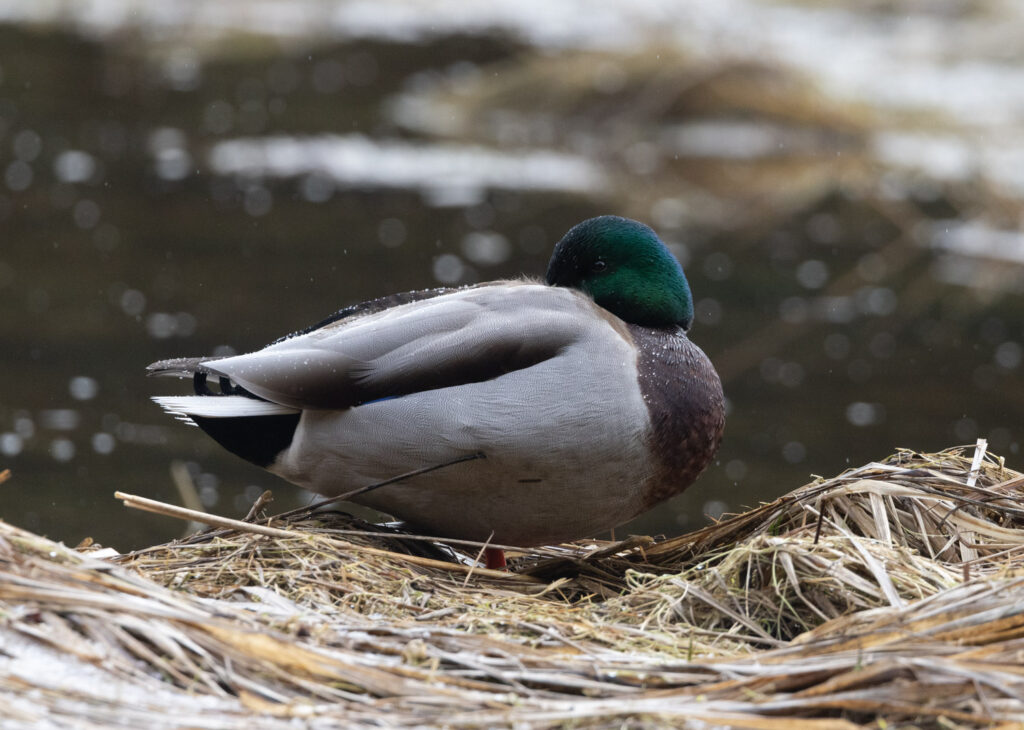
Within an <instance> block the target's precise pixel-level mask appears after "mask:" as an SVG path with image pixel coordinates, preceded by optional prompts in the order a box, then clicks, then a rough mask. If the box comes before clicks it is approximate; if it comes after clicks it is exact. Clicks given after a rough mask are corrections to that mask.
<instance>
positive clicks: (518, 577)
mask: <svg viewBox="0 0 1024 730" xmlns="http://www.w3.org/2000/svg"><path fill="white" fill-rule="evenodd" d="M982 454H983V449H978V450H975V451H974V453H973V454H972V453H971V452H970V451H965V450H962V449H954V450H949V451H945V452H942V453H940V454H917V453H913V452H910V451H900V452H899V453H897V454H895V455H894V456H891V457H890V458H888V459H886V460H885V461H882V462H879V463H871V464H868V465H866V466H862V467H859V468H856V469H852V470H850V471H847V472H845V473H844V474H842V475H840V476H837V477H835V478H832V479H818V480H816V481H814V482H812V483H810V484H807V485H806V486H803V487H801V488H799V489H797V490H795V491H793V492H791V493H790V494H787V495H786V496H784V497H782V498H780V499H778V500H776V501H774V502H772V503H771V504H766V505H762V506H761V507H758V508H757V509H754V510H751V511H750V512H747V513H745V514H741V515H737V516H735V517H732V518H730V519H726V520H723V521H721V522H718V523H716V524H714V525H712V526H709V527H707V528H705V529H702V530H699V531H697V532H695V533H692V534H689V535H685V536H683V537H678V538H674V539H670V540H665V541H662V542H655V541H653V540H651V539H650V538H633V539H630V540H626V541H623V542H618V543H602V542H594V541H590V542H585V543H579V544H574V545H567V546H561V547H558V548H546V549H543V550H538V551H528V552H523V553H521V554H519V555H518V556H517V557H515V559H514V560H513V562H512V565H511V568H512V569H511V570H510V571H509V572H507V573H504V572H497V571H489V570H486V569H482V568H478V567H475V564H474V563H473V557H474V556H475V555H476V553H477V551H478V549H479V547H478V546H465V545H464V546H461V547H457V548H456V549H454V550H453V549H450V548H448V547H443V546H438V545H436V544H434V543H432V542H429V541H425V540H422V539H416V538H414V537H409V536H403V535H401V534H397V533H395V532H393V531H390V530H387V529H384V528H380V527H375V526H371V525H367V524H365V523H360V522H358V521H357V520H355V519H353V518H351V517H349V516H347V515H344V514H342V513H340V512H330V511H328V512H323V511H321V512H318V513H309V512H306V513H298V514H291V515H285V516H279V517H276V518H269V519H268V518H262V517H261V518H253V519H251V520H250V521H248V522H239V523H232V522H230V521H227V522H224V524H223V526H220V527H214V528H210V529H207V530H206V531H204V532H201V533H199V534H196V535H194V536H192V537H190V538H188V539H185V540H182V541H176V542H172V543H169V544H166V545H158V546H155V547H152V548H148V549H145V550H141V551H139V552H136V553H131V554H127V555H116V554H115V555H109V553H110V552H112V551H103V552H98V551H90V549H77V550H73V549H69V548H66V547H64V546H62V545H60V544H58V543H54V542H51V541H49V540H46V539H44V538H42V537H39V536H36V535H33V534H31V533H28V532H25V531H23V530H19V529H17V528H15V527H12V526H9V525H6V524H4V523H0V707H4V708H5V711H4V712H3V713H0V727H4V728H7V727H25V726H29V725H31V726H39V727H46V726H53V727H72V726H73V727H95V726H102V727H132V728H137V727H147V728H163V727H180V726H188V727H194V728H234V727H238V726H241V724H242V723H244V724H245V726H246V727H252V728H283V727H297V726H298V727H313V728H319V727H337V726H339V725H343V726H352V725H361V724H366V725H375V726H388V727H390V726H409V725H413V726H423V725H427V726H432V725H444V726H450V727H464V726H465V727H489V726H503V725H515V726H526V727H537V726H541V727H547V726H572V727H613V726H614V727H622V726H627V727H636V726H643V727H651V726H671V727H680V726H694V727H704V726H716V727H750V728H769V729H770V728H780V729H781V728H787V729H788V728H797V729H800V728H842V727H851V726H854V725H855V724H856V723H864V722H873V723H876V724H877V725H879V726H881V725H885V726H888V727H894V726H896V727H898V726H942V727H977V726H991V725H993V724H998V723H1013V722H1021V721H1024V669H1022V662H1021V658H1022V656H1024V574H1022V568H1024V559H1022V555H1024V500H1022V494H1024V490H1022V488H1024V477H1022V476H1021V474H1019V473H1017V472H1015V471H1011V470H1009V469H1007V468H1005V467H1004V465H1003V463H1002V460H1000V459H996V458H993V457H991V456H986V457H984V458H982ZM972 456H973V457H974V458H973V459H972ZM150 508H155V507H153V506H152V505H150ZM211 519H212V518H211Z"/></svg>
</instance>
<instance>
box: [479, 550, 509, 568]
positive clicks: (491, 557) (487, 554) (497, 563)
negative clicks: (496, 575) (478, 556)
mask: <svg viewBox="0 0 1024 730" xmlns="http://www.w3.org/2000/svg"><path fill="white" fill-rule="evenodd" d="M484 560H485V561H486V564H487V567H488V568H490V569H491V570H504V569H505V566H506V563H505V551H504V550H502V549H501V548H492V547H489V548H484Z"/></svg>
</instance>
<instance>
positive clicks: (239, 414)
mask: <svg viewBox="0 0 1024 730" xmlns="http://www.w3.org/2000/svg"><path fill="white" fill-rule="evenodd" d="M153 400H154V401H155V402H156V403H157V404H158V405H159V406H160V407H161V408H163V409H164V410H165V411H167V412H168V413H170V414H171V415H172V416H174V417H175V418H177V419H178V420H179V421H184V422H185V423H192V424H193V425H195V424H194V423H193V421H192V416H199V417H200V418H243V417H248V416H283V415H287V414H289V413H299V409H298V408H290V407H289V406H282V405H280V404H279V403H270V402H269V401H265V400H256V399H255V398H248V397H246V396H244V395H223V396H208V395H161V396H156V397H154V398H153Z"/></svg>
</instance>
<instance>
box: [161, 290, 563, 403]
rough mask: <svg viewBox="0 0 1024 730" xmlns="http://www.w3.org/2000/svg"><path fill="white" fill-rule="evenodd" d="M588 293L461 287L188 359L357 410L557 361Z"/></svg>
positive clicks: (247, 384) (293, 397)
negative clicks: (233, 352) (249, 348)
mask: <svg viewBox="0 0 1024 730" xmlns="http://www.w3.org/2000/svg"><path fill="white" fill-rule="evenodd" d="M581 297H582V295H580V294H579V293H576V292H572V291H570V290H567V289H562V288H557V289H556V288H552V287H547V286H543V285H538V284H522V283H511V282H510V283H508V284H503V285H499V286H487V287H480V288H471V289H465V290H459V291H456V292H454V293H449V294H443V295H439V296H435V297H432V298H429V299H426V300H421V301H417V302H415V303H412V304H408V305H404V306H398V307H392V308H389V309H386V310H384V311H379V312H376V313H374V314H368V315H365V316H360V317H357V318H354V319H352V318H344V319H339V320H335V321H332V322H329V323H328V324H326V325H324V326H321V327H320V328H318V329H315V330H312V331H310V332H308V333H307V334H303V335H298V336H294V337H291V338H289V339H285V340H281V341H278V342H276V343H274V344H272V345H270V346H268V347H266V348H264V349H262V350H259V351H258V352H253V353H249V354H246V355H238V356H234V357H228V358H223V359H218V360H206V361H202V360H200V361H199V362H196V363H188V364H189V365H194V366H195V367H196V368H199V369H201V370H202V371H206V372H209V373H211V374H214V375H218V376H222V377H226V378H229V379H230V380H231V381H233V382H234V383H236V384H238V385H240V386H242V387H243V388H244V389H245V390H247V391H249V392H250V393H252V394H255V395H256V396H258V397H260V398H264V399H266V400H268V401H271V402H273V403H278V404H281V405H285V406H290V407H293V408H313V409H317V408H320V409H340V408H349V407H352V406H356V405H360V404H362V403H367V402H369V401H374V400H380V399H383V398H390V397H398V396H403V395H408V394H410V393H415V392H419V391H424V390H433V389H437V388H446V387H451V386H457V385H460V384H463V383H472V382H481V381H484V380H489V379H491V378H495V377H498V376H500V375H502V374H504V373H508V372H510V371H512V370H517V369H520V368H525V367H529V366H531V365H534V364H536V363H538V362H542V361H544V360H546V359H548V358H551V357H554V356H555V355H557V354H558V352H559V351H560V350H561V349H562V348H564V347H566V346H568V345H569V344H570V343H572V342H573V341H574V340H576V339H578V338H579V337H580V336H581V327H582V325H581V301H580V300H581ZM171 362H173V361H171Z"/></svg>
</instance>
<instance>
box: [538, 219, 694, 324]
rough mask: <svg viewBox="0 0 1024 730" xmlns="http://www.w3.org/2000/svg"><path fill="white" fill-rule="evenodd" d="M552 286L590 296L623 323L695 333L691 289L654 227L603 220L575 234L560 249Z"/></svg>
mask: <svg viewBox="0 0 1024 730" xmlns="http://www.w3.org/2000/svg"><path fill="white" fill-rule="evenodd" d="M547 282H548V284H550V285H551V286H568V287H573V288H575V289H580V290H582V291H585V292H586V293H587V294H589V295H590V296H592V297H593V298H594V301H595V302H597V303H598V304H599V305H600V306H602V307H604V308H605V309H607V310H608V311H609V312H611V313H612V314H614V315H616V316H617V317H618V318H619V319H621V320H623V321H625V322H630V323H632V324H639V325H644V326H647V327H672V326H675V325H678V326H680V327H682V328H684V329H689V328H690V324H691V323H692V322H693V296H692V295H691V294H690V285H689V284H688V283H687V281H686V276H685V275H684V274H683V267H681V266H680V265H679V262H678V261H677V260H676V258H675V256H673V255H672V254H671V252H670V251H669V250H668V248H666V247H665V244H664V243H662V242H661V239H660V238H658V234H656V233H655V232H654V231H653V230H651V228H650V227H649V226H645V225H644V224H643V223H639V222H637V221H634V220H630V219H629V218H620V217H619V216H615V215H603V216H600V217H598V218H590V219H589V220H585V221H583V222H582V223H578V224H577V225H575V226H573V227H572V228H570V229H569V232H568V233H566V234H565V236H563V237H562V240H561V241H559V242H558V244H557V245H556V246H555V252H554V253H553V254H552V255H551V262H550V263H549V264H548V273H547Z"/></svg>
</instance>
